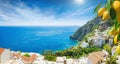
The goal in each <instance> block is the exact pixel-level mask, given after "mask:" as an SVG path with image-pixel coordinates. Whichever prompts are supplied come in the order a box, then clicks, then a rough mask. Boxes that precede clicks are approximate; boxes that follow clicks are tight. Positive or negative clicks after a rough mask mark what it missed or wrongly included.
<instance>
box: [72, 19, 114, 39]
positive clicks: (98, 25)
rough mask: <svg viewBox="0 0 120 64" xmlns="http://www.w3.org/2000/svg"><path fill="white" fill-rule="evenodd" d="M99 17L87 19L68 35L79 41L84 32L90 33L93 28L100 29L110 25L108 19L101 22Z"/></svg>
mask: <svg viewBox="0 0 120 64" xmlns="http://www.w3.org/2000/svg"><path fill="white" fill-rule="evenodd" d="M101 21H102V20H101V17H96V18H94V19H93V20H90V21H88V22H87V23H86V24H85V25H84V26H82V27H79V28H78V29H77V31H76V32H75V33H74V34H73V35H71V36H70V38H71V39H74V40H78V41H81V40H82V39H83V37H84V36H85V35H86V34H89V33H91V32H92V31H93V30H94V29H96V28H99V29H100V30H101V31H102V30H105V29H106V28H107V27H109V26H111V25H112V23H111V22H110V20H108V21H105V22H101Z"/></svg>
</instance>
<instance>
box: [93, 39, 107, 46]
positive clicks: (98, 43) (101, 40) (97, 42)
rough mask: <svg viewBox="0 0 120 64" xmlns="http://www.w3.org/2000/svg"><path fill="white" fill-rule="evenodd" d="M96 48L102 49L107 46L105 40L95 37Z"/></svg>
mask: <svg viewBox="0 0 120 64" xmlns="http://www.w3.org/2000/svg"><path fill="white" fill-rule="evenodd" d="M93 43H94V46H98V47H102V45H103V44H105V39H104V38H100V37H94V39H93Z"/></svg>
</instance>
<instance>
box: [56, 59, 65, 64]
mask: <svg viewBox="0 0 120 64" xmlns="http://www.w3.org/2000/svg"><path fill="white" fill-rule="evenodd" d="M65 62H66V57H57V59H56V63H59V64H65Z"/></svg>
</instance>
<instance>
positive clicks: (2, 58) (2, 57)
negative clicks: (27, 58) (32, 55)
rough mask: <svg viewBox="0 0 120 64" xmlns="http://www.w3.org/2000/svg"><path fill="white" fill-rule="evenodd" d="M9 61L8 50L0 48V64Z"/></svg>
mask: <svg viewBox="0 0 120 64" xmlns="http://www.w3.org/2000/svg"><path fill="white" fill-rule="evenodd" d="M10 59H11V53H10V49H4V48H0V64H5V63H6V62H7V61H9V60H10Z"/></svg>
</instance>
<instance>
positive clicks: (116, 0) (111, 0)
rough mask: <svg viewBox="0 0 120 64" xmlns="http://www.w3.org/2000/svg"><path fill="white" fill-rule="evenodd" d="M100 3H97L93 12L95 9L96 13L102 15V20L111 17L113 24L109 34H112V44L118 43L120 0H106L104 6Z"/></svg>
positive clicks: (119, 39)
mask: <svg viewBox="0 0 120 64" xmlns="http://www.w3.org/2000/svg"><path fill="white" fill-rule="evenodd" d="M101 5H102V4H99V5H98V6H97V7H96V8H95V11H94V12H96V11H97V15H98V16H100V17H102V20H103V21H106V20H108V19H112V23H113V24H114V25H113V27H112V28H111V30H110V32H109V34H110V35H113V36H114V44H118V43H119V42H120V0H107V2H106V4H105V6H104V7H101Z"/></svg>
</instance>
